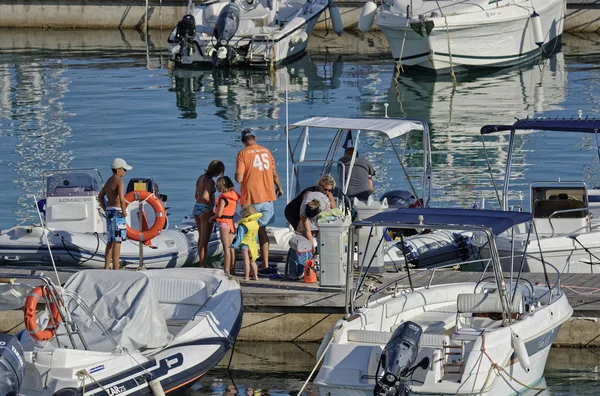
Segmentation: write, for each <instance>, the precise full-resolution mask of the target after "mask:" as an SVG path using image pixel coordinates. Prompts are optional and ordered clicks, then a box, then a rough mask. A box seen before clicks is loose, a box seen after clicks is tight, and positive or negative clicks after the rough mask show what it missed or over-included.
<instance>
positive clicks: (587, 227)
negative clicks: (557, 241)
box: [548, 206, 589, 238]
mask: <svg viewBox="0 0 600 396" xmlns="http://www.w3.org/2000/svg"><path fill="white" fill-rule="evenodd" d="M585 211H587V212H588V213H589V207H587V206H586V207H582V208H575V209H562V210H555V211H554V212H552V213H551V214H550V216H548V223H550V229H551V230H552V234H551V235H550V238H552V237H554V233H555V231H554V224H552V220H553V219H552V218H553V217H554V216H556V215H559V214H563V213H575V212H585ZM581 230H585V231H588V230H589V223H588V224H586V225H585V226H583V227H580V228H578V229H576V230H573V231H572V232H570V234H572V233H576V232H579V231H581Z"/></svg>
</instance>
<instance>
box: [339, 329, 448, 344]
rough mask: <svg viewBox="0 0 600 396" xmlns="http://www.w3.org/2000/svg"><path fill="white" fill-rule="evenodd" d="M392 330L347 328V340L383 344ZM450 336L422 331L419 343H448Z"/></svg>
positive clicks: (386, 341)
mask: <svg viewBox="0 0 600 396" xmlns="http://www.w3.org/2000/svg"><path fill="white" fill-rule="evenodd" d="M392 334H394V333H393V332H392V331H374V330H348V333H347V336H348V342H358V343H361V344H379V345H385V344H387V343H388V341H389V340H390V338H392ZM449 342H450V337H448V336H447V335H443V334H430V333H423V334H422V335H421V339H420V340H419V344H420V345H421V346H439V347H441V346H442V345H448V343H449Z"/></svg>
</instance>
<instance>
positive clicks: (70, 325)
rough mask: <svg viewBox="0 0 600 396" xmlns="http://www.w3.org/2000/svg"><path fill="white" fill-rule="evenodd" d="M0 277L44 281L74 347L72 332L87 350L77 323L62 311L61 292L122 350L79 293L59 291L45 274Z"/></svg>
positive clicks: (6, 274) (64, 306)
mask: <svg viewBox="0 0 600 396" xmlns="http://www.w3.org/2000/svg"><path fill="white" fill-rule="evenodd" d="M0 278H17V279H30V280H40V281H42V282H43V283H44V287H47V288H49V289H51V292H50V293H48V297H50V299H51V302H52V303H54V304H55V305H56V307H57V309H58V313H59V315H60V317H61V320H62V321H63V324H64V325H65V329H66V330H67V336H68V337H69V339H70V341H71V345H72V347H73V348H74V349H77V345H76V343H75V340H74V339H73V334H77V335H78V336H79V339H80V340H81V343H82V345H83V347H84V349H86V350H89V347H88V345H87V343H86V342H85V339H84V338H83V335H82V334H81V333H80V332H79V331H78V328H77V324H76V323H74V322H72V321H71V320H69V317H68V316H67V315H65V314H64V313H63V312H62V309H67V304H66V303H65V301H64V300H63V299H62V298H61V297H60V296H61V294H62V295H65V296H68V297H70V298H72V299H73V300H75V301H76V302H77V303H78V304H79V306H80V307H81V308H82V309H83V311H84V312H85V313H86V315H88V316H89V318H90V319H91V320H92V322H93V323H94V324H95V325H96V326H97V327H98V328H99V329H100V331H102V334H103V335H105V336H106V338H108V340H109V341H110V342H111V343H112V344H113V346H114V347H115V349H117V351H118V352H122V351H123V348H122V347H121V346H120V345H119V344H118V343H117V342H116V340H115V339H114V338H113V337H112V336H111V335H110V333H109V332H108V329H107V328H106V326H104V324H102V322H100V320H99V319H98V317H97V316H96V315H95V314H94V313H93V312H92V310H91V308H90V307H89V306H88V305H87V304H86V303H85V302H84V301H83V300H82V299H81V297H79V295H78V294H77V293H75V292H73V291H71V290H66V289H64V288H63V289H62V290H61V291H60V293H59V291H58V288H57V287H56V286H55V285H54V283H53V282H52V281H51V280H50V278H48V277H47V276H45V275H35V274H29V275H25V274H14V273H0ZM32 286H33V285H32ZM58 336H59V335H57V342H58V344H59V345H60V342H59V341H58Z"/></svg>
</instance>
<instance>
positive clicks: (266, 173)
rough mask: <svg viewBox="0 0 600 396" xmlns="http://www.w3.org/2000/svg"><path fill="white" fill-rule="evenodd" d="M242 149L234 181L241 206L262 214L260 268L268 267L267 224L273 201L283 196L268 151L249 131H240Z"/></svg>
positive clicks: (272, 210)
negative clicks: (239, 184) (238, 189)
mask: <svg viewBox="0 0 600 396" xmlns="http://www.w3.org/2000/svg"><path fill="white" fill-rule="evenodd" d="M241 137H242V139H241V140H242V143H244V146H245V147H244V148H243V149H242V150H240V152H239V153H238V155H237V158H236V163H235V181H237V182H238V183H241V185H242V198H241V204H242V205H248V204H250V205H252V206H254V208H255V209H256V211H257V212H260V213H262V217H261V218H260V219H258V224H259V226H260V227H259V229H258V241H259V243H260V253H261V256H262V268H267V267H268V266H269V238H268V236H267V225H269V224H271V223H273V221H274V220H275V209H274V206H273V201H275V200H276V199H277V197H281V196H282V195H283V189H282V188H281V183H280V181H279V175H278V174H277V171H276V170H275V160H274V159H273V155H272V154H271V151H269V149H267V148H266V147H263V146H260V145H258V144H257V143H256V135H255V134H254V132H253V131H252V130H251V129H248V128H246V129H244V130H243V131H242V136H241Z"/></svg>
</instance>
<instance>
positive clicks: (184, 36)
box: [175, 14, 196, 62]
mask: <svg viewBox="0 0 600 396" xmlns="http://www.w3.org/2000/svg"><path fill="white" fill-rule="evenodd" d="M195 37H196V18H194V16H193V15H192V14H186V15H184V16H183V18H181V21H179V22H178V23H177V31H176V33H175V41H176V42H178V43H179V52H178V53H177V55H176V58H177V60H178V61H179V62H181V61H182V59H183V57H184V56H185V57H189V56H191V55H192V52H193V46H194V38H195Z"/></svg>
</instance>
